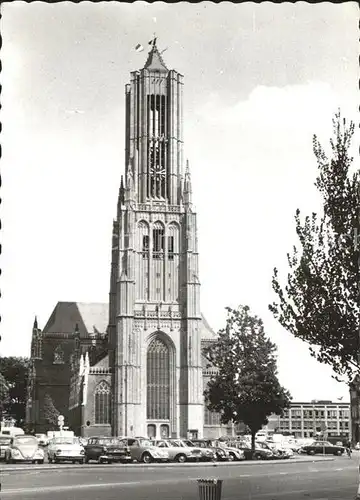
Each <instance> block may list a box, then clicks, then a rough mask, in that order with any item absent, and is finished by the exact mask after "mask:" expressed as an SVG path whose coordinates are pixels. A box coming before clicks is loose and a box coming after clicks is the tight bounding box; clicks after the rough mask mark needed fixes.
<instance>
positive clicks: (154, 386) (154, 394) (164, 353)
mask: <svg viewBox="0 0 360 500" xmlns="http://www.w3.org/2000/svg"><path fill="white" fill-rule="evenodd" d="M147 418H148V419H151V420H168V419H169V418H170V352H169V348H168V346H167V345H166V344H165V342H164V341H163V340H161V339H159V338H155V339H154V340H153V341H152V342H151V343H150V345H149V348H148V352H147Z"/></svg>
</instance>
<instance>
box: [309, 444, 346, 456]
mask: <svg viewBox="0 0 360 500" xmlns="http://www.w3.org/2000/svg"><path fill="white" fill-rule="evenodd" d="M301 453H307V454H308V455H315V454H317V453H321V454H325V455H342V454H343V453H345V448H344V446H335V445H334V444H331V443H329V441H314V442H313V443H311V444H309V445H305V446H303V447H302V448H301Z"/></svg>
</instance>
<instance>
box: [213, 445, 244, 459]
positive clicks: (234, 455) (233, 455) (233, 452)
mask: <svg viewBox="0 0 360 500" xmlns="http://www.w3.org/2000/svg"><path fill="white" fill-rule="evenodd" d="M217 446H219V448H223V449H224V450H226V451H227V452H228V453H229V461H230V462H234V461H240V460H245V454H244V452H243V450H240V449H238V448H235V447H233V446H230V445H228V444H227V443H226V442H223V441H218V442H217Z"/></svg>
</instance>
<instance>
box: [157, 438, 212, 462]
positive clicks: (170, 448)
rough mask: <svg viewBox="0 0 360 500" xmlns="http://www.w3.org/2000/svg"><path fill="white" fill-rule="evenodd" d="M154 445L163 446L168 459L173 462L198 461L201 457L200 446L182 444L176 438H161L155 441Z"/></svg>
mask: <svg viewBox="0 0 360 500" xmlns="http://www.w3.org/2000/svg"><path fill="white" fill-rule="evenodd" d="M155 445H156V446H158V447H159V448H164V449H166V451H167V452H168V453H169V460H171V461H174V462H180V463H184V462H188V461H192V462H194V461H199V460H200V459H201V458H202V453H201V450H200V448H194V447H193V446H184V445H183V444H182V443H181V440H177V439H171V440H170V439H161V440H159V441H155Z"/></svg>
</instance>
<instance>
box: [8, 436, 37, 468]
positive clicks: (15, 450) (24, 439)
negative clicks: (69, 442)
mask: <svg viewBox="0 0 360 500" xmlns="http://www.w3.org/2000/svg"><path fill="white" fill-rule="evenodd" d="M5 462H6V463H7V464H11V463H16V462H32V463H33V464H35V463H38V464H43V463H44V450H43V449H42V448H40V447H39V443H38V440H37V439H36V437H35V436H27V435H23V436H15V437H12V438H11V439H10V445H9V447H8V448H7V449H6V450H5Z"/></svg>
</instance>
